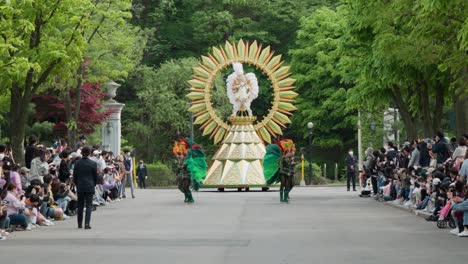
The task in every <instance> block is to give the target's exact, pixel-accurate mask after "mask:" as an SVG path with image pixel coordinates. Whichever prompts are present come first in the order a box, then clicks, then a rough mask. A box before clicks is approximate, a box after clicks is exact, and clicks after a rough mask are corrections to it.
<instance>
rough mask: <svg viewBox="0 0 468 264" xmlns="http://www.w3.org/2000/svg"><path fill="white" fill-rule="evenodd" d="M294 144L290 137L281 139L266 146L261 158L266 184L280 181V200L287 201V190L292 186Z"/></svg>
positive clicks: (289, 190)
mask: <svg viewBox="0 0 468 264" xmlns="http://www.w3.org/2000/svg"><path fill="white" fill-rule="evenodd" d="M295 152H296V146H295V145H294V142H293V141H292V140H291V139H283V140H281V141H280V142H278V144H271V145H268V146H267V147H266V155H265V158H264V159H263V174H264V176H265V180H266V182H267V185H271V184H274V183H277V182H280V183H281V185H280V201H281V202H284V203H288V202H289V192H291V190H292V188H293V187H294V168H295V166H296V161H295V158H294V154H295Z"/></svg>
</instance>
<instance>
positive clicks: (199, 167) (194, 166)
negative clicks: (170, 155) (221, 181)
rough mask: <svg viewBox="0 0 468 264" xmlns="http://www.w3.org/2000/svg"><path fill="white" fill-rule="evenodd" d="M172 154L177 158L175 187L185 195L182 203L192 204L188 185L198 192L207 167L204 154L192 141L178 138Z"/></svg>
mask: <svg viewBox="0 0 468 264" xmlns="http://www.w3.org/2000/svg"><path fill="white" fill-rule="evenodd" d="M173 152H174V154H175V155H176V157H177V186H178V188H179V190H180V191H181V192H182V193H183V194H184V195H185V199H184V202H186V203H193V202H194V200H193V196H192V192H191V191H190V185H192V182H193V186H192V187H193V189H194V190H196V191H198V189H199V188H200V185H201V181H202V180H203V179H205V177H206V170H207V168H208V165H207V163H206V160H205V153H203V151H202V150H201V148H200V147H199V146H198V145H196V144H195V143H194V142H192V141H188V140H186V139H184V138H180V140H179V141H176V142H175V143H174V148H173Z"/></svg>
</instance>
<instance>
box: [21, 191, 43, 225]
mask: <svg viewBox="0 0 468 264" xmlns="http://www.w3.org/2000/svg"><path fill="white" fill-rule="evenodd" d="M39 201H40V199H39V196H38V195H37V194H31V195H29V197H28V198H26V200H25V202H24V203H25V209H24V215H25V216H26V222H27V223H28V228H29V229H34V228H36V227H37V226H38V225H37V223H38V220H37V219H38V217H37V215H38V211H37V206H38V205H39Z"/></svg>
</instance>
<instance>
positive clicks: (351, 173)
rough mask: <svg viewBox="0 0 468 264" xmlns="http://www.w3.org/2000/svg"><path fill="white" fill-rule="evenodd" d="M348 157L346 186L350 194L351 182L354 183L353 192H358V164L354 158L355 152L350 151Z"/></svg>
mask: <svg viewBox="0 0 468 264" xmlns="http://www.w3.org/2000/svg"><path fill="white" fill-rule="evenodd" d="M348 154H349V155H348V156H347V157H346V186H347V190H348V192H349V189H350V181H351V180H352V181H353V191H356V163H357V159H356V157H355V156H354V153H353V150H352V149H350V150H349V152H348Z"/></svg>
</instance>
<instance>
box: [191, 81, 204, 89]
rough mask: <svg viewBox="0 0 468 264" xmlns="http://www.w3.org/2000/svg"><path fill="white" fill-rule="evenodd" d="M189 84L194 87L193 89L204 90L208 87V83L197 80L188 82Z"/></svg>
mask: <svg viewBox="0 0 468 264" xmlns="http://www.w3.org/2000/svg"><path fill="white" fill-rule="evenodd" d="M188 83H189V84H190V85H191V86H192V87H193V88H202V89H204V88H205V86H206V83H205V82H203V81H200V80H197V79H192V80H190V81H188Z"/></svg>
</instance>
